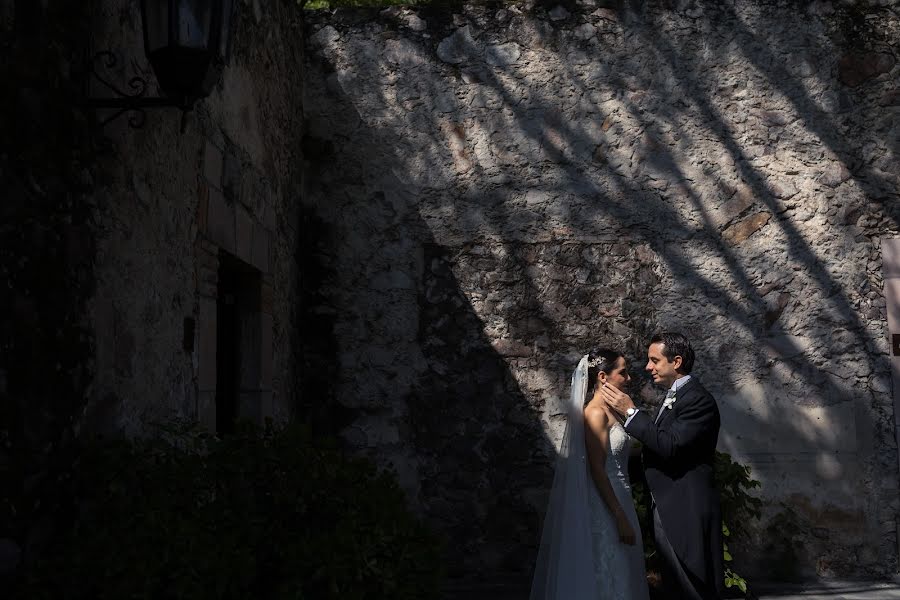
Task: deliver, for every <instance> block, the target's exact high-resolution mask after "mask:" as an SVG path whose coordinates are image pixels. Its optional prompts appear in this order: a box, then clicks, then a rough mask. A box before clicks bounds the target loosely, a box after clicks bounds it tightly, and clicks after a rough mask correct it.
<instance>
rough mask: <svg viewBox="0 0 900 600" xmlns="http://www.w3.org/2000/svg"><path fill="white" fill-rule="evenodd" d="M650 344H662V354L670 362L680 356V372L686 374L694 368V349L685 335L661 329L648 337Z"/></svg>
mask: <svg viewBox="0 0 900 600" xmlns="http://www.w3.org/2000/svg"><path fill="white" fill-rule="evenodd" d="M650 343H651V344H662V345H663V348H662V354H663V356H665V357H666V359H667V360H668V361H669V362H671V361H673V360H675V357H676V356H680V357H681V369H680V370H681V372H682V373H684V374H685V375H687V374H688V373H690V372H691V369H693V368H694V349H693V348H692V347H691V343H690V342H689V341H688V339H687V338H686V337H684V336H683V335H681V334H680V333H676V332H672V331H661V332H660V333H657V334H654V335H653V337H652V338H650Z"/></svg>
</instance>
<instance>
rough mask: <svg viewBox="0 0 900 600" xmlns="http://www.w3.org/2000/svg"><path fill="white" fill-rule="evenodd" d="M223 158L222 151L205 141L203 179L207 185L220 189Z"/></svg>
mask: <svg viewBox="0 0 900 600" xmlns="http://www.w3.org/2000/svg"><path fill="white" fill-rule="evenodd" d="M223 163H224V157H223V155H222V150H220V149H219V148H218V147H216V145H215V144H213V143H212V142H211V141H209V140H206V146H205V147H204V150H203V178H204V179H205V180H206V183H208V184H209V185H211V186H213V187H215V188H218V189H220V190H221V189H222V170H223V166H224V165H223Z"/></svg>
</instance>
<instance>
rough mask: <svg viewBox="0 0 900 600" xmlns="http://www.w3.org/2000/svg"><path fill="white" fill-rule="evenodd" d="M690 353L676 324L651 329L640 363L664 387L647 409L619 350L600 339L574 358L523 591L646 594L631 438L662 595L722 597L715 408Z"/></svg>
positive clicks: (617, 596) (583, 596)
mask: <svg viewBox="0 0 900 600" xmlns="http://www.w3.org/2000/svg"><path fill="white" fill-rule="evenodd" d="M693 364H694V351H693V349H692V348H691V344H690V342H688V340H687V339H686V338H685V337H684V336H683V335H680V334H678V333H660V334H657V335H655V336H653V338H652V339H651V340H650V344H649V347H648V349H647V365H646V367H645V368H646V370H647V371H648V372H649V373H650V374H651V375H652V376H653V382H654V383H655V384H656V385H658V386H661V387H663V388H665V389H666V390H667V391H666V400H665V401H664V402H663V404H662V406H661V407H660V408H659V410H658V411H656V412H655V414H652V413H649V412H646V411H643V410H641V409H639V408H638V407H637V406H635V404H634V402H632V400H631V398H630V397H629V396H628V394H626V393H625V392H624V391H623V389H624V388H625V386H626V385H627V384H628V382H629V379H630V377H629V375H628V370H627V365H626V364H625V358H624V356H623V355H622V354H621V353H620V352H617V351H614V350H607V349H601V350H596V351H594V352H591V353H590V354H588V355H586V356H584V357H583V358H582V359H581V361H580V362H579V363H578V367H577V368H576V370H575V373H574V374H573V375H572V388H571V394H570V397H569V403H568V417H569V418H568V423H567V425H566V433H565V436H564V437H563V442H562V447H561V450H560V455H559V458H558V461H557V465H556V474H555V477H554V480H553V488H552V490H551V493H550V503H549V506H548V509H547V515H546V517H545V519H544V531H543V534H542V537H541V547H540V551H539V553H538V560H537V565H536V567H535V573H534V580H533V582H532V588H531V600H647V599H648V598H649V591H648V587H647V578H646V569H645V566H644V553H643V548H642V543H641V532H640V529H639V525H638V520H637V514H636V512H635V509H634V503H633V501H632V499H631V485H630V483H629V480H628V456H629V451H630V447H631V441H632V438H633V439H636V440H638V441H640V442H641V445H642V451H641V458H642V462H643V468H644V473H645V476H646V480H647V485H648V487H649V491H650V503H651V506H650V514H652V527H653V539H654V541H655V543H656V549H657V553H658V555H659V558H660V563H661V569H662V577H663V581H662V589H661V592H662V598H665V599H666V600H669V599H671V600H718V598H720V597H721V593H722V585H723V574H722V569H723V565H722V518H721V511H720V507H719V496H718V492H717V491H716V488H715V485H714V481H713V458H714V455H715V449H716V441H717V439H718V436H719V409H718V407H717V405H716V401H715V399H714V398H713V397H712V396H711V395H710V393H709V392H707V391H706V389H705V388H704V387H703V386H702V385H701V384H700V382H699V381H698V380H697V378H695V377H691V375H690V373H691V369H692V368H693Z"/></svg>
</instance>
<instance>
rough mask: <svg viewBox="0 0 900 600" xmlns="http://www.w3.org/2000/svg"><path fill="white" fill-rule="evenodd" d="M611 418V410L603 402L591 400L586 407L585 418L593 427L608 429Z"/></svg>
mask: <svg viewBox="0 0 900 600" xmlns="http://www.w3.org/2000/svg"><path fill="white" fill-rule="evenodd" d="M610 419H611V417H610V414H609V410H608V409H607V408H606V406H604V405H603V403H602V402H591V403H589V404H588V405H587V406H585V407H584V420H585V422H586V423H587V424H588V425H589V426H590V427H592V428H595V429H598V430H599V429H608V428H609V426H610V424H611V420H610Z"/></svg>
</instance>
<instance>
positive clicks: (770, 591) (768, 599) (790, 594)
mask: <svg viewBox="0 0 900 600" xmlns="http://www.w3.org/2000/svg"><path fill="white" fill-rule="evenodd" d="M751 591H752V592H754V593H755V594H756V597H757V598H758V600H900V577H898V578H896V579H894V580H893V581H881V582H876V581H823V582H816V583H805V584H784V583H776V584H759V585H757V586H754V588H753V589H752V590H751ZM528 592H529V588H528V587H523V585H522V582H520V581H517V582H514V583H506V584H502V583H501V584H487V583H485V584H481V585H467V586H460V587H454V588H450V589H448V590H447V593H446V594H445V596H444V598H445V599H446V600H528Z"/></svg>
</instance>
